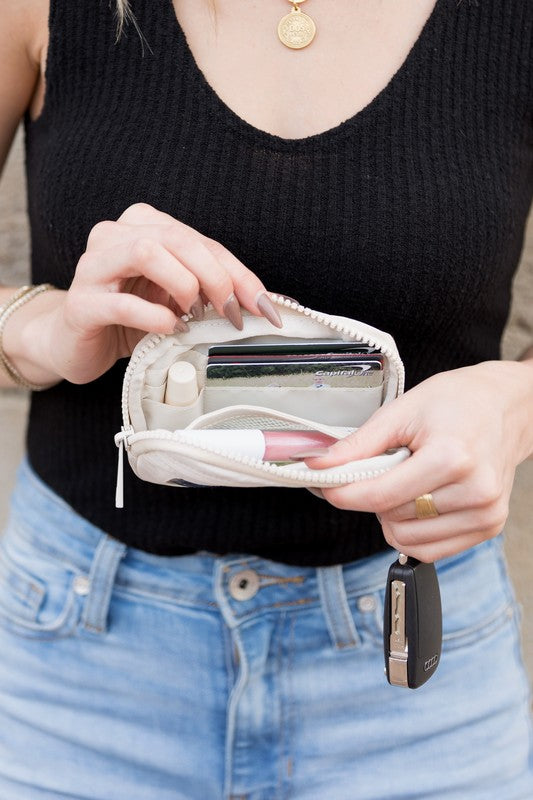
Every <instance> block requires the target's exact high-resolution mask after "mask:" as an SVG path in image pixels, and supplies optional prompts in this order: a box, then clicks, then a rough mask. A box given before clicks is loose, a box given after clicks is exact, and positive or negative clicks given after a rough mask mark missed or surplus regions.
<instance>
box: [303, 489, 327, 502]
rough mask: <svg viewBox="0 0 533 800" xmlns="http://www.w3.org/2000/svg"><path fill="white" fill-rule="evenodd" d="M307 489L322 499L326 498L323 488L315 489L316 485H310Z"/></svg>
mask: <svg viewBox="0 0 533 800" xmlns="http://www.w3.org/2000/svg"><path fill="white" fill-rule="evenodd" d="M307 491H308V492H311V494H314V495H315V497H320V499H321V500H325V497H324V492H323V491H322V489H315V488H314V486H308V487H307Z"/></svg>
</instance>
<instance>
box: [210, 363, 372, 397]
mask: <svg viewBox="0 0 533 800" xmlns="http://www.w3.org/2000/svg"><path fill="white" fill-rule="evenodd" d="M382 384H383V364H382V362H381V360H378V359H370V358H368V357H367V358H366V360H364V361H361V360H357V361H353V360H352V361H347V360H341V361H338V360H331V359H328V360H323V361H319V362H317V361H316V360H314V361H310V362H302V361H294V362H291V361H270V362H259V363H258V362H255V363H245V364H240V363H239V364H235V363H230V364H208V365H207V369H206V385H209V386H215V385H216V386H218V387H220V386H232V387H234V386H239V385H240V386H299V387H315V388H317V389H320V388H324V387H328V386H331V387H350V388H355V387H361V388H371V387H374V386H381V385H382Z"/></svg>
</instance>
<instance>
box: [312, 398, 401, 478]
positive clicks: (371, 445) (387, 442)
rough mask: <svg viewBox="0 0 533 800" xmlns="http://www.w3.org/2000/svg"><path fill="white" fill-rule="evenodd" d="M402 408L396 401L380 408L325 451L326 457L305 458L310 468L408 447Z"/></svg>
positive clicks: (337, 463)
mask: <svg viewBox="0 0 533 800" xmlns="http://www.w3.org/2000/svg"><path fill="white" fill-rule="evenodd" d="M409 439H410V437H409V436H408V435H407V433H406V419H405V415H404V412H403V408H402V409H399V408H398V407H397V404H396V401H392V402H391V403H388V404H387V405H386V406H382V407H381V408H380V409H378V411H376V412H375V413H374V414H373V415H372V416H371V417H370V419H369V420H367V422H365V423H364V424H363V425H362V426H361V427H360V428H358V429H357V430H356V431H354V432H353V433H350V434H349V435H348V436H345V437H344V438H343V439H339V440H338V442H335V444H332V445H331V446H330V447H329V448H328V453H327V455H324V456H320V457H315V458H309V459H305V461H306V462H307V461H309V462H311V463H310V464H309V466H310V467H311V468H312V469H326V468H327V467H335V466H337V465H339V464H345V463H347V462H348V461H356V460H359V459H362V458H372V456H380V455H382V454H383V453H384V452H385V451H386V450H390V449H392V448H394V447H402V446H404V445H405V446H409Z"/></svg>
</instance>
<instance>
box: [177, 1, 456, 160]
mask: <svg viewBox="0 0 533 800" xmlns="http://www.w3.org/2000/svg"><path fill="white" fill-rule="evenodd" d="M445 4H446V0H436V2H435V5H434V6H433V9H432V10H431V13H430V14H429V16H428V17H427V19H426V21H425V23H424V25H423V26H422V29H421V31H420V33H419V35H418V37H417V39H416V40H415V42H414V43H413V45H412V47H411V49H410V50H409V52H408V53H407V55H406V57H405V59H404V60H403V62H402V63H401V64H400V66H399V67H398V69H397V70H396V72H395V73H393V75H391V77H390V78H389V80H388V82H387V84H386V85H385V86H384V87H383V88H382V89H381V90H380V91H379V92H378V93H377V95H375V96H374V97H373V99H372V100H370V101H369V102H368V103H367V104H366V106H364V107H363V108H362V109H360V110H359V111H357V112H356V113H355V114H353V115H352V116H351V117H349V118H348V119H346V120H343V121H342V122H340V123H339V124H338V125H335V126H333V127H331V128H328V129H326V130H324V131H320V132H318V133H313V134H311V135H309V136H304V137H299V138H296V139H294V138H289V139H287V138H284V137H283V136H278V135H277V134H274V133H269V132H268V131H265V130H262V129H261V128H257V127H256V126H255V125H253V124H252V123H251V122H248V121H247V120H245V119H244V118H243V117H240V116H239V115H238V114H237V112H235V111H233V109H232V108H230V106H228V105H227V103H225V102H224V100H222V98H221V97H220V96H219V95H218V94H217V92H216V91H215V90H214V88H213V87H212V86H211V84H210V83H209V82H208V80H207V79H206V77H205V75H204V73H203V72H202V70H201V69H200V67H199V65H198V63H197V61H196V58H195V56H194V54H193V52H192V50H191V48H190V46H189V42H188V41H187V37H186V35H185V31H184V30H183V28H182V26H181V23H180V21H179V19H178V17H177V14H176V9H175V8H174V3H173V2H172V0H164V2H163V5H164V6H165V7H166V10H167V13H168V15H169V17H170V19H169V20H164V24H165V25H168V28H169V30H170V32H171V36H173V37H174V36H175V40H176V41H177V42H178V43H179V44H180V46H181V47H182V48H183V51H184V53H185V56H186V60H187V61H188V63H189V68H190V69H189V73H188V74H189V75H190V76H191V77H192V78H193V79H194V81H195V83H196V86H197V88H198V89H199V90H201V91H202V92H203V93H204V96H205V99H206V102H207V103H208V104H209V105H211V106H212V108H213V109H214V111H215V113H217V114H218V115H219V117H220V119H221V120H222V121H223V122H224V123H226V124H227V125H228V126H229V127H230V128H232V129H233V130H235V131H237V132H238V133H240V134H242V135H245V136H247V137H248V138H251V139H253V140H255V141H256V142H257V143H258V144H261V145H263V146H267V147H271V148H274V149H278V150H279V149H282V150H297V149H301V148H306V147H310V148H314V147H320V148H322V149H323V148H327V147H328V146H329V145H330V144H331V145H333V143H334V142H335V141H336V140H338V139H339V138H343V137H345V136H347V135H349V134H350V133H351V132H352V131H353V130H354V129H356V128H359V127H360V126H361V125H363V124H364V123H365V122H367V121H368V120H369V119H371V118H372V117H373V116H374V115H375V114H377V113H378V112H379V111H380V110H382V109H383V108H385V106H386V105H387V103H388V102H390V100H391V98H392V96H393V94H394V92H395V90H396V89H397V88H398V87H399V86H400V84H401V83H402V81H403V80H404V78H405V76H406V75H407V73H409V72H410V71H411V70H412V68H413V66H414V64H415V63H416V62H417V60H418V59H419V57H420V56H421V55H422V53H423V52H424V49H425V48H426V46H429V43H430V41H431V39H432V37H433V34H434V32H435V29H436V27H437V21H438V19H439V17H440V12H441V10H442V9H443V8H444V6H445Z"/></svg>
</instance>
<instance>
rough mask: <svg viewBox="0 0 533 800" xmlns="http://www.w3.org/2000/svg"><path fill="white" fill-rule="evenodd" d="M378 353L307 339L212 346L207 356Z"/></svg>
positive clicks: (357, 346)
mask: <svg viewBox="0 0 533 800" xmlns="http://www.w3.org/2000/svg"><path fill="white" fill-rule="evenodd" d="M342 352H350V353H379V350H376V349H375V348H374V347H370V346H369V345H364V344H358V343H357V342H345V341H344V340H343V339H324V340H320V339H317V340H316V341H308V340H307V339H296V340H295V341H285V342H282V343H281V342H280V343H275V344H274V343H269V344H259V343H258V342H254V343H252V344H242V343H241V344H214V345H211V347H210V348H209V350H208V355H209V356H211V355H213V356H218V355H220V356H225V355H250V354H251V353H261V354H264V355H268V354H271V355H275V354H278V353H279V354H280V355H282V354H284V353H286V354H291V353H292V354H303V353H316V354H319V353H342Z"/></svg>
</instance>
